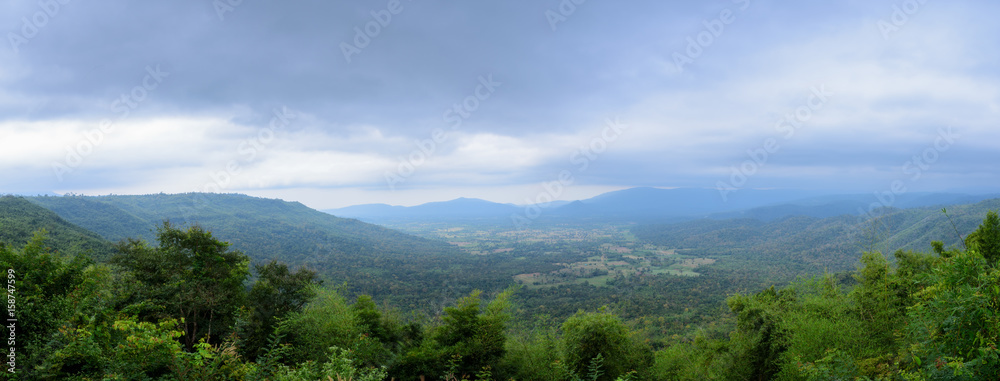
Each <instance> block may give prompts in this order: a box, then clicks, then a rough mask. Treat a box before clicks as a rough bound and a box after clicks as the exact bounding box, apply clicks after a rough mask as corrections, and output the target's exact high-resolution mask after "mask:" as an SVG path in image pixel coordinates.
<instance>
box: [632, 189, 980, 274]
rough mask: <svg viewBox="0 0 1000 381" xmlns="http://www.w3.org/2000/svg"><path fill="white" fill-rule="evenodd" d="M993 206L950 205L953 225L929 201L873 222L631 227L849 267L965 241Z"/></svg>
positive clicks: (796, 264)
mask: <svg viewBox="0 0 1000 381" xmlns="http://www.w3.org/2000/svg"><path fill="white" fill-rule="evenodd" d="M989 210H1000V199H991V200H986V201H982V202H979V203H975V204H968V205H955V206H950V207H948V215H950V216H951V220H952V221H954V223H955V225H954V227H953V226H952V223H951V222H950V221H948V217H947V216H945V215H944V213H942V212H941V209H940V208H938V207H928V208H912V209H883V210H879V211H876V212H875V214H876V215H878V216H879V217H878V218H877V219H875V222H874V223H873V222H872V219H867V218H862V217H859V216H857V215H841V216H837V217H829V218H816V217H805V216H794V217H787V218H784V219H780V220H776V221H768V222H765V221H760V220H756V219H745V218H744V219H729V220H710V219H701V220H695V221H687V222H682V223H675V224H651V225H640V226H636V227H634V228H632V232H633V233H634V234H635V235H636V237H638V238H639V239H641V240H644V241H647V242H650V243H653V244H656V245H662V246H667V247H674V248H679V249H685V250H687V251H688V252H689V253H692V254H695V253H696V254H698V255H727V256H731V257H732V259H736V260H744V261H753V262H771V263H775V264H780V265H781V266H783V267H787V268H788V271H789V272H790V273H799V272H802V271H810V272H815V271H817V270H819V271H822V270H824V269H826V270H830V271H844V270H850V269H853V268H854V267H855V265H856V264H857V260H858V258H859V257H860V254H861V252H862V251H867V250H871V249H874V250H880V251H882V252H883V253H886V254H887V255H891V254H892V253H893V252H895V251H896V250H899V249H903V250H914V251H922V252H930V251H931V246H930V242H931V241H942V242H944V243H945V246H946V247H948V246H961V242H960V241H959V238H958V234H961V235H962V236H963V237H964V236H965V235H967V234H969V233H970V232H972V231H974V230H975V229H976V227H978V226H979V223H980V222H982V220H983V217H985V216H986V212H987V211H989ZM956 228H957V230H958V233H956V231H955V230H956ZM736 263H739V261H737V262H736Z"/></svg>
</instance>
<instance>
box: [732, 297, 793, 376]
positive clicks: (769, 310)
mask: <svg viewBox="0 0 1000 381" xmlns="http://www.w3.org/2000/svg"><path fill="white" fill-rule="evenodd" d="M794 301H795V295H794V292H792V291H790V290H788V291H786V290H781V291H780V292H779V291H776V290H775V288H774V286H771V288H768V289H766V290H764V291H761V292H760V293H757V294H756V295H749V296H748V295H734V296H732V297H730V298H729V299H726V303H727V304H728V305H729V309H730V310H732V311H733V313H735V314H736V330H735V331H734V332H733V333H732V337H731V342H732V343H733V347H734V351H735V352H736V354H735V356H736V357H735V359H734V362H733V368H732V372H733V373H734V374H732V375H730V376H729V377H728V378H731V379H749V380H770V379H772V378H774V376H775V375H777V374H778V372H779V371H780V370H781V363H780V360H781V357H782V355H783V354H784V353H785V351H786V350H788V347H789V343H788V332H786V331H785V329H784V327H782V325H781V317H782V315H783V314H784V313H785V311H786V310H787V309H788V306H789V305H790V304H791V303H793V302H794Z"/></svg>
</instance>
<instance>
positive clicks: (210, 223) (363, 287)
mask: <svg viewBox="0 0 1000 381" xmlns="http://www.w3.org/2000/svg"><path fill="white" fill-rule="evenodd" d="M28 200H30V201H31V202H33V203H35V204H37V205H40V206H42V207H45V208H47V209H50V210H52V211H53V212H55V213H56V214H58V215H59V216H61V217H62V218H64V219H65V220H67V221H69V222H72V223H75V224H77V225H80V226H81V227H83V228H86V229H90V230H92V231H94V232H96V233H98V234H100V235H101V236H103V237H105V238H107V239H110V240H119V239H122V238H126V237H138V238H143V239H145V240H146V241H148V242H150V243H151V244H155V241H154V239H155V228H156V226H157V225H159V224H161V223H162V222H163V221H165V220H169V221H170V222H171V223H173V224H179V225H191V224H198V225H200V226H202V227H204V228H206V229H207V230H209V231H211V232H212V234H213V236H215V237H216V238H218V239H221V240H223V241H227V242H230V243H231V244H232V246H233V248H234V249H237V250H241V251H243V252H244V253H246V254H247V256H249V257H250V259H251V260H253V261H254V262H263V261H269V260H272V259H273V260H279V261H282V262H285V263H288V264H289V265H291V266H294V267H298V266H306V267H309V268H311V269H314V270H316V271H317V272H318V273H319V274H320V276H321V277H322V278H323V279H325V280H326V281H328V282H333V283H334V284H340V283H342V282H348V283H349V288H348V291H350V292H352V293H366V294H369V295H372V296H380V297H382V298H384V299H386V300H393V301H395V302H398V303H400V304H399V305H402V306H406V305H418V304H416V303H417V302H416V301H414V300H400V299H398V298H403V297H415V296H416V295H420V297H421V298H430V299H433V298H446V297H452V296H454V295H456V294H461V293H468V292H471V291H472V289H473V288H479V289H490V287H502V285H501V286H494V284H493V283H497V284H499V283H501V282H507V281H509V278H505V279H500V278H497V279H493V278H484V277H478V278H477V274H475V273H474V272H472V271H471V270H469V271H468V272H467V271H464V270H461V269H458V270H454V271H451V269H455V268H463V269H464V268H473V267H472V266H465V267H463V265H464V264H466V262H469V261H474V260H478V259H477V258H470V257H471V256H468V255H466V254H464V253H462V252H461V251H460V250H459V249H458V248H456V247H455V246H452V245H450V244H447V243H445V242H441V241H435V240H429V239H424V238H419V237H416V236H412V235H409V234H405V233H402V232H399V231H396V230H392V229H389V228H385V227H381V226H377V225H372V224H368V223H364V222H361V221H358V220H355V219H346V218H339V217H335V216H333V215H330V214H328V213H323V212H320V211H317V210H314V209H310V208H308V207H306V206H305V205H302V204H300V203H298V202H286V201H282V200H274V199H264V198H257V197H250V196H246V195H239V194H205V193H187V194H151V195H138V196H94V197H88V196H72V197H32V198H28ZM429 274H434V275H433V276H431V275H429ZM491 282H492V283H491ZM503 285H506V283H504V284H503ZM400 295H403V296H400Z"/></svg>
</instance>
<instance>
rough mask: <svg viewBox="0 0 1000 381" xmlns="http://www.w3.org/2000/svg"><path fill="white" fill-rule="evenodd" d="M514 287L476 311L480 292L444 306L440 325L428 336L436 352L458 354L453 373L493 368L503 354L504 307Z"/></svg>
mask: <svg viewBox="0 0 1000 381" xmlns="http://www.w3.org/2000/svg"><path fill="white" fill-rule="evenodd" d="M513 292H514V289H508V290H506V291H504V292H502V293H500V294H499V295H497V297H496V298H495V299H494V300H493V301H491V302H490V303H489V304H488V305H487V306H486V308H485V310H484V311H482V312H481V311H480V304H481V299H480V295H481V293H480V292H479V291H474V292H473V293H472V294H471V295H469V296H467V297H465V298H462V299H460V300H459V301H458V302H457V303H456V305H455V306H454V307H447V308H445V309H444V316H443V317H442V318H441V320H442V323H443V324H442V325H441V326H440V327H438V328H437V329H436V330H435V332H434V334H433V335H432V339H433V340H434V341H435V342H436V343H437V345H438V346H439V348H440V352H441V353H443V354H445V355H448V356H458V357H459V358H460V359H461V360H460V362H459V364H458V367H457V368H456V369H455V371H456V372H457V374H469V375H471V374H474V373H476V372H477V371H480V370H482V369H483V368H486V367H491V368H494V369H495V368H496V367H497V365H498V363H499V361H500V358H501V357H503V355H504V353H505V348H504V346H505V344H506V339H507V338H506V333H505V331H506V323H507V320H509V319H510V315H509V314H508V312H507V310H508V309H509V307H510V296H511V294H513Z"/></svg>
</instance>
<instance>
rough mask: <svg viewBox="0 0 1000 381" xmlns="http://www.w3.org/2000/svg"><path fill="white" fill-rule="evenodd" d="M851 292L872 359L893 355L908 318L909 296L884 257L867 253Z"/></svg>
mask: <svg viewBox="0 0 1000 381" xmlns="http://www.w3.org/2000/svg"><path fill="white" fill-rule="evenodd" d="M861 263H862V265H863V267H861V269H859V270H858V272H857V273H856V274H855V279H857V281H858V286H857V288H855V289H854V291H853V292H852V296H853V298H854V301H855V306H856V308H857V312H858V315H859V317H860V318H861V323H862V326H863V328H864V332H866V333H867V334H866V335H865V337H866V339H867V342H868V343H867V345H868V348H867V349H868V351H869V354H870V355H876V354H878V353H879V352H880V351H882V352H885V351H890V352H891V351H894V349H895V348H896V337H898V336H901V335H902V332H901V331H902V327H903V326H904V322H905V320H904V319H905V316H906V302H907V298H906V294H905V291H904V290H903V289H902V287H900V285H899V282H898V280H897V278H896V276H895V274H894V272H893V270H892V268H891V266H890V264H889V261H888V260H887V259H886V258H885V256H884V255H882V253H879V252H874V253H864V254H863V255H862V256H861Z"/></svg>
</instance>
